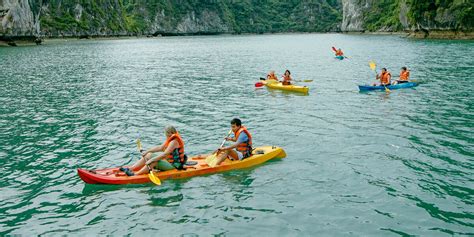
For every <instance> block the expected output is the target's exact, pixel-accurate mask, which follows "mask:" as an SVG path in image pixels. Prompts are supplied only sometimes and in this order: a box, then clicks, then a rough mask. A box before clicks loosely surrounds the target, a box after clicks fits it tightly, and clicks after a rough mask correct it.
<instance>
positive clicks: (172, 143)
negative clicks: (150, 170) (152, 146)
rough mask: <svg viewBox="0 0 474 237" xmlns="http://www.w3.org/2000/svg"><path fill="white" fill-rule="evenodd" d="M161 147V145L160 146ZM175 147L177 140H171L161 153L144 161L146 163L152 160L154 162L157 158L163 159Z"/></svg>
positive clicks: (176, 146)
mask: <svg viewBox="0 0 474 237" xmlns="http://www.w3.org/2000/svg"><path fill="white" fill-rule="evenodd" d="M161 147H163V145H162V146H161ZM176 148H178V142H177V141H174V140H173V141H171V142H170V144H169V145H168V147H167V148H166V150H164V151H163V153H161V154H160V155H159V156H157V157H155V158H153V159H150V160H148V161H147V162H146V164H147V165H149V164H151V163H153V162H156V161H159V160H163V159H165V158H166V157H167V156H168V155H169V154H171V153H172V152H173V151H174V150H175V149H176Z"/></svg>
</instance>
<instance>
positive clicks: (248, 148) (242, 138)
mask: <svg viewBox="0 0 474 237" xmlns="http://www.w3.org/2000/svg"><path fill="white" fill-rule="evenodd" d="M230 127H231V129H232V132H234V136H233V137H226V140H227V141H233V142H235V143H234V144H233V145H231V146H228V147H221V148H219V149H217V150H216V152H217V163H216V164H217V165H219V164H221V163H222V162H223V161H224V160H225V159H226V158H227V157H229V158H230V159H231V160H237V159H238V160H243V159H245V158H247V157H249V156H251V155H252V135H251V134H250V132H249V131H248V130H247V128H246V127H245V126H242V121H241V120H240V119H238V118H234V119H232V121H230ZM234 149H235V150H234Z"/></svg>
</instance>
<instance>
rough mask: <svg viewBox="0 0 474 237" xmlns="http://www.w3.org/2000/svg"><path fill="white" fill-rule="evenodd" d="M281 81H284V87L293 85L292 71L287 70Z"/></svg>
mask: <svg viewBox="0 0 474 237" xmlns="http://www.w3.org/2000/svg"><path fill="white" fill-rule="evenodd" d="M281 79H282V82H281V84H282V85H284V86H287V85H291V80H292V78H291V72H290V70H288V69H287V70H286V71H285V73H284V74H283V77H282V78H281Z"/></svg>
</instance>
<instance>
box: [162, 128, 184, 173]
mask: <svg viewBox="0 0 474 237" xmlns="http://www.w3.org/2000/svg"><path fill="white" fill-rule="evenodd" d="M173 140H176V141H178V148H176V149H174V150H173V151H172V152H171V154H169V155H168V157H166V158H167V160H168V162H169V163H170V164H174V163H178V164H180V166H181V167H182V165H184V164H185V163H186V158H185V156H186V155H185V154H184V141H183V139H182V138H181V136H180V135H179V133H175V134H173V135H171V136H170V137H169V138H168V139H166V141H165V144H164V146H165V147H164V150H166V148H168V146H169V144H170V142H171V141H173Z"/></svg>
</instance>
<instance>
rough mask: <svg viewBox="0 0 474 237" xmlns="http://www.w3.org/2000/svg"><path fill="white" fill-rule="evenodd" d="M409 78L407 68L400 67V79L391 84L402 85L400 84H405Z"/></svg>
mask: <svg viewBox="0 0 474 237" xmlns="http://www.w3.org/2000/svg"><path fill="white" fill-rule="evenodd" d="M409 78H410V71H408V69H407V67H402V70H401V71H400V78H399V79H398V80H396V81H395V82H394V83H393V84H394V85H396V84H402V83H407V82H408V79H409Z"/></svg>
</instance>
